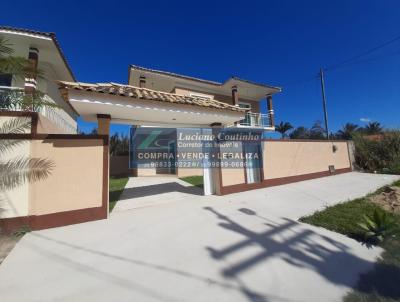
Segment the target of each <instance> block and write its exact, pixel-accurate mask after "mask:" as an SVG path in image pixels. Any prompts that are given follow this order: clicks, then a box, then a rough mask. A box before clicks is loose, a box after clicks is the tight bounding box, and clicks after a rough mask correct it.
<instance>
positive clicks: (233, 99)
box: [128, 65, 281, 182]
mask: <svg viewBox="0 0 400 302" xmlns="http://www.w3.org/2000/svg"><path fill="white" fill-rule="evenodd" d="M128 84H129V85H131V86H135V87H141V88H148V89H151V90H155V91H163V92H166V93H173V94H177V95H182V96H186V97H196V98H201V99H204V100H215V101H218V102H222V103H226V104H229V105H232V106H236V107H239V108H242V109H245V110H246V113H245V116H244V119H242V120H240V121H238V122H234V123H232V124H230V125H224V126H225V127H226V128H231V129H230V130H231V131H237V132H240V131H246V132H249V131H251V132H253V133H258V134H259V135H260V136H262V132H264V131H274V130H275V125H274V111H273V103H272V97H273V95H274V94H276V93H279V92H280V91H281V89H280V88H279V87H274V86H270V85H266V84H260V83H254V82H251V81H248V80H243V79H240V78H237V77H231V78H229V79H227V80H226V81H224V82H223V83H220V82H215V81H209V80H204V79H199V78H194V77H189V76H185V75H180V74H176V73H171V72H166V71H160V70H154V69H148V68H144V67H139V66H134V65H131V66H130V67H129V79H128ZM263 100H264V102H262V101H263ZM263 106H264V107H263ZM143 125H144V126H146V124H143ZM175 126H176V130H172V131H175V136H176V137H177V138H179V137H182V134H184V133H189V132H191V131H193V130H192V129H189V128H185V127H184V126H183V127H182V128H181V127H180V126H179V124H176V125H175ZM138 131H140V130H138V129H136V128H133V129H132V135H134V134H135V132H136V133H137V132H138ZM169 132H170V131H169ZM170 146H171V150H169V152H171V153H174V154H179V153H180V152H184V151H180V148H179V144H178V143H177V142H171V143H170ZM246 148H250V147H246ZM134 149H135V142H134V141H132V142H131V150H134ZM191 150H192V151H193V150H195V149H193V148H192V149H191ZM186 151H187V150H186ZM199 151H200V152H201V150H199ZM256 152H260V153H261V152H262V151H261V149H260V150H258V151H257V150H256ZM131 155H132V153H131ZM178 157H179V156H178ZM132 158H134V157H133V156H131V163H130V164H131V167H132V168H134V169H135V170H136V172H137V175H139V176H143V175H155V174H176V175H178V176H179V177H182V176H191V175H202V174H203V169H199V168H188V167H182V165H176V164H174V163H172V164H171V165H170V166H169V167H168V168H154V169H149V168H148V167H147V168H141V166H140V164H139V165H137V164H136V165H135V163H132ZM175 158H176V157H175ZM254 166H257V163H255V164H254ZM254 173H256V174H255V176H254ZM248 175H249V177H248V179H249V180H250V181H251V180H253V181H254V182H257V181H259V179H260V173H257V170H256V169H253V170H252V171H248ZM257 175H258V176H257Z"/></svg>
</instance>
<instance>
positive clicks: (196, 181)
mask: <svg viewBox="0 0 400 302" xmlns="http://www.w3.org/2000/svg"><path fill="white" fill-rule="evenodd" d="M179 179H181V180H183V181H186V182H188V183H190V184H191V185H193V186H196V187H199V188H203V176H202V175H201V176H186V177H182V178H179Z"/></svg>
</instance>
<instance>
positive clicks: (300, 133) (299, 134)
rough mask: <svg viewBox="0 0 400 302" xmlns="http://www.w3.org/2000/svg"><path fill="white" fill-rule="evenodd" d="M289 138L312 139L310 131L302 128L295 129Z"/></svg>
mask: <svg viewBox="0 0 400 302" xmlns="http://www.w3.org/2000/svg"><path fill="white" fill-rule="evenodd" d="M289 137H290V138H291V139H308V138H310V130H309V129H308V128H306V127H303V126H300V127H297V128H296V129H294V130H293V131H292V132H291V133H290V135H289Z"/></svg>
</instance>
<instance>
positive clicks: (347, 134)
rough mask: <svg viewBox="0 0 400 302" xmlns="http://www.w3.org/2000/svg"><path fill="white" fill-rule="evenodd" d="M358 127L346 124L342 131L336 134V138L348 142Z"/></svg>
mask: <svg viewBox="0 0 400 302" xmlns="http://www.w3.org/2000/svg"><path fill="white" fill-rule="evenodd" d="M359 129H360V127H359V126H358V125H356V124H353V123H346V124H344V125H343V127H342V129H341V130H339V131H338V132H337V133H336V137H337V138H340V139H345V140H350V139H351V137H352V135H353V133H355V132H357V131H358V130H359Z"/></svg>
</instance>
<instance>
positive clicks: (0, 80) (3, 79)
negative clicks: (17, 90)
mask: <svg viewBox="0 0 400 302" xmlns="http://www.w3.org/2000/svg"><path fill="white" fill-rule="evenodd" d="M11 82H12V74H9V73H0V86H6V87H11Z"/></svg>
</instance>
